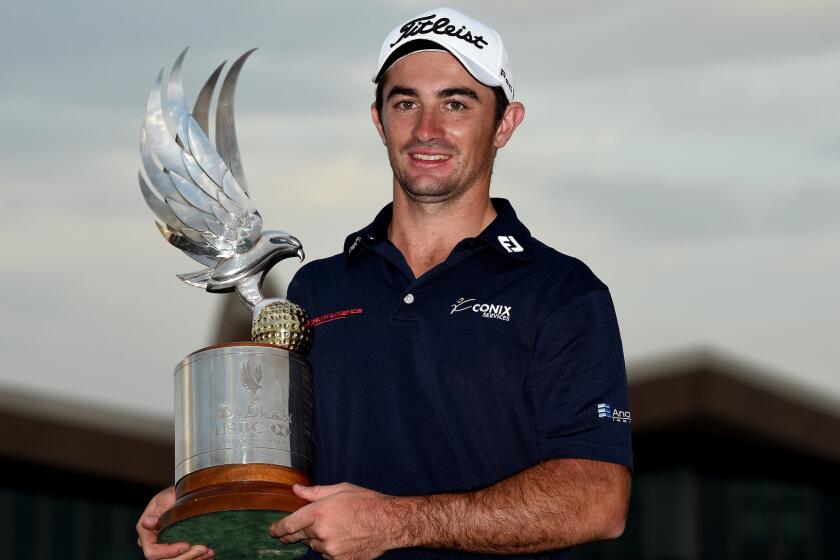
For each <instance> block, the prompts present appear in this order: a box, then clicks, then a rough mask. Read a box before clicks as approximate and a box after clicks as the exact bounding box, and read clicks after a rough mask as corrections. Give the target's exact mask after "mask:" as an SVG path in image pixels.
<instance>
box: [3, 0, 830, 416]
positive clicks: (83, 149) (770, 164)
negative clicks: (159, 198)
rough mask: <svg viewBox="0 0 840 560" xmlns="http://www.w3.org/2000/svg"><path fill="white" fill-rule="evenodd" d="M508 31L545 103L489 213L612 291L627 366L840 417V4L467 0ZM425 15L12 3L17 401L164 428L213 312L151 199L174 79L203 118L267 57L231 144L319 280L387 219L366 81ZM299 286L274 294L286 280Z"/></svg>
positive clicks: (315, 6) (345, 9)
mask: <svg viewBox="0 0 840 560" xmlns="http://www.w3.org/2000/svg"><path fill="white" fill-rule="evenodd" d="M450 5H451V6H453V7H456V8H459V9H461V10H463V11H466V12H468V13H471V14H473V15H474V16H475V17H477V18H479V19H482V20H484V21H486V22H487V23H488V24H490V25H492V26H493V27H495V28H496V29H498V30H499V31H500V32H501V34H502V36H503V37H504V40H505V43H506V45H507V47H508V50H509V52H510V55H511V59H512V63H513V68H514V70H515V74H516V91H517V95H518V97H519V99H520V100H522V101H523V102H524V103H525V105H526V108H527V116H526V119H525V122H524V124H523V125H522V127H520V129H519V130H518V131H517V133H516V135H515V137H514V139H513V141H512V142H511V143H510V144H509V145H508V146H507V147H506V148H505V149H504V150H503V151H502V152H501V153H500V157H499V158H498V160H497V169H496V174H495V176H494V185H493V192H494V194H495V195H496V196H505V197H508V198H510V199H511V200H512V201H513V203H514V205H515V207H516V208H517V210H518V212H519V214H520V217H522V218H523V220H524V221H525V222H526V223H527V224H528V225H529V227H530V229H531V231H532V232H533V233H534V234H535V235H536V236H537V237H539V238H540V239H542V240H543V241H545V242H547V243H549V244H550V245H553V246H554V247H556V248H557V249H559V250H561V251H563V252H565V253H568V254H572V255H575V256H577V257H580V258H581V259H582V260H584V261H585V262H587V263H588V264H589V265H590V267H591V268H592V269H593V270H594V271H595V272H596V273H597V274H598V275H599V276H600V277H601V278H602V279H603V280H604V281H605V282H606V283H607V284H608V285H609V286H610V288H611V290H612V293H613V297H614V299H615V302H616V307H617V311H618V314H619V321H620V325H621V329H622V335H623V339H624V344H625V351H626V354H627V356H628V358H629V359H630V360H631V361H632V360H634V359H645V358H651V357H656V356H659V355H662V354H666V353H672V352H679V351H682V350H685V349H689V348H696V347H698V346H702V347H709V348H713V349H717V350H719V351H721V352H724V353H726V354H727V355H730V356H734V357H736V358H738V359H741V360H744V361H746V362H747V363H751V364H755V365H756V366H758V367H760V368H764V369H766V370H767V371H768V375H771V376H778V377H781V378H784V379H788V380H791V381H793V382H795V383H798V384H802V385H803V386H806V387H808V388H810V389H811V390H813V391H814V392H821V393H823V394H824V395H828V396H829V397H830V398H833V399H834V400H836V401H837V402H838V403H840V376H838V375H837V374H838V370H840V367H839V366H840V343H838V340H837V339H838V336H840V318H839V317H838V316H839V315H840V313H838V312H840V295H838V285H840V250H838V249H840V3H838V2H836V1H818V0H811V1H804V0H803V1H799V2H789V1H781V0H740V1H734V2H733V1H732V0H704V1H700V0H694V1H675V0H658V1H650V0H635V1H633V2H628V1H617V0H604V1H598V0H595V1H593V0H565V1H542V2H538V1H531V2H515V3H514V2H501V1H487V0H484V1H478V0H476V1H472V2H452V3H451V4H450ZM429 7H434V6H432V5H429V4H425V3H420V2H416V1H413V0H412V1H409V0H405V1H401V2H358V3H344V2H335V3H325V2H307V3H292V2H279V1H273V2H272V1H264V0H263V1H258V0H248V1H242V2H236V3H232V2H207V1H202V2H195V1H182V2H169V1H167V2H159V1H147V2H142V3H122V2H106V1H104V0H103V1H98V2H55V1H53V2H49V3H45V2H39V1H34V2H28V3H23V2H16V3H14V7H11V6H8V5H4V6H3V7H2V8H0V16H2V17H0V21H3V23H4V24H3V30H2V33H0V44H2V47H3V52H4V53H6V54H5V56H4V58H3V62H2V78H0V123H2V126H0V148H2V149H0V164H2V169H3V174H2V183H0V184H2V187H1V188H2V194H3V203H2V204H0V236H2V239H3V241H4V249H3V251H2V257H3V258H2V259H0V278H2V288H3V289H2V292H0V317H2V319H0V353H2V356H3V365H2V367H0V389H2V387H10V388H16V389H25V390H31V391H37V392H41V393H45V394H49V395H53V396H60V397H62V398H67V399H72V400H77V401H84V402H90V403H95V404H98V405H104V406H109V407H115V408H125V409H129V410H133V411H139V412H147V413H150V414H154V415H159V416H166V415H169V414H170V412H171V408H172V387H171V385H172V381H171V370H172V367H173V365H174V364H175V363H176V362H178V361H180V359H181V358H182V357H183V356H184V355H186V354H188V353H189V352H191V351H193V350H195V349H197V348H199V347H201V346H203V345H205V344H207V343H208V342H209V340H210V337H211V333H212V328H213V323H214V321H215V319H216V317H217V314H218V312H219V310H218V300H217V297H218V296H213V295H210V294H206V293H203V292H201V291H200V290H197V289H195V288H191V287H188V286H186V285H184V284H182V283H181V282H179V281H178V280H177V279H176V278H175V276H174V275H175V274H176V273H180V272H187V271H191V270H195V269H196V268H198V267H196V266H195V263H193V262H192V261H191V260H189V259H187V258H186V257H184V256H183V255H181V254H180V253H179V252H178V251H176V250H174V249H173V248H171V247H170V246H168V245H167V244H166V243H165V242H164V241H163V240H162V239H161V238H160V236H159V235H158V234H157V232H156V230H155V228H154V225H153V216H152V214H151V212H150V211H149V210H148V209H147V208H146V206H145V205H144V204H143V202H142V199H141V197H140V193H139V189H138V187H137V184H136V171H137V168H138V166H139V161H140V160H139V154H138V149H137V141H138V132H139V126H140V122H141V118H142V115H143V111H144V106H145V100H146V97H147V95H148V91H149V89H150V87H151V85H152V83H153V81H154V78H155V76H156V74H157V72H158V70H159V69H160V68H161V67H163V66H169V65H170V64H171V62H172V61H173V60H174V59H175V57H176V56H177V54H178V53H179V52H180V51H181V50H182V49H183V48H184V47H185V46H187V45H190V46H191V50H190V53H189V55H188V58H187V62H186V66H185V72H184V81H185V88H186V91H187V95H188V97H189V98H190V99H192V98H194V96H195V95H196V93H197V92H198V89H199V88H200V86H201V84H202V83H203V81H204V79H205V78H206V76H207V75H208V74H209V73H210V72H211V71H212V69H213V68H215V66H216V65H217V64H218V63H219V62H221V61H222V60H225V59H228V60H232V59H233V58H235V57H236V56H238V55H239V54H240V53H242V52H244V51H245V50H247V49H248V48H250V47H254V46H257V47H259V50H258V51H257V53H256V54H255V55H254V56H252V57H251V59H250V60H249V61H248V63H247V65H246V66H245V69H244V71H243V74H242V76H241V78H240V82H239V89H238V92H237V126H238V131H239V139H240V145H241V148H242V154H243V160H244V163H245V167H246V172H247V175H248V184H249V187H250V190H251V195H252V198H253V200H254V201H255V203H256V205H257V207H258V208H259V209H260V211H261V213H262V215H263V216H264V217H265V220H266V224H267V226H268V227H271V228H275V229H285V230H287V231H291V232H293V233H295V234H296V235H297V236H298V237H299V238H301V239H302V240H303V242H304V245H305V247H306V249H307V255H308V257H309V258H310V259H313V258H319V257H325V256H328V255H331V254H334V253H336V252H338V251H339V250H340V247H341V242H342V240H343V238H344V236H345V235H346V234H347V233H349V232H350V231H353V230H354V229H356V228H358V227H360V226H362V225H364V224H366V223H367V222H368V221H369V220H370V219H371V217H372V216H373V215H374V214H375V212H376V211H377V210H378V209H379V208H380V207H381V206H382V205H383V204H385V203H386V202H387V201H388V199H389V196H390V172H389V171H390V170H389V168H388V165H387V159H386V157H385V152H384V148H383V147H382V146H381V144H380V142H379V140H378V137H377V136H376V134H375V132H374V129H373V127H372V125H371V124H370V122H369V113H368V107H369V104H370V101H371V99H372V95H373V89H372V84H371V83H370V81H369V80H370V74H371V73H372V71H373V69H374V66H375V64H376V58H377V56H378V53H379V48H380V45H381V41H382V39H383V38H384V36H385V34H386V32H387V31H388V30H390V29H391V28H392V27H393V26H395V25H396V24H397V23H399V22H400V20H402V19H405V18H407V17H410V16H412V15H415V14H416V13H419V12H421V11H423V10H425V9H426V8H429ZM295 269H296V267H295V265H293V264H290V263H288V262H287V263H283V264H282V265H280V266H279V267H277V270H276V271H275V272H273V273H272V276H273V278H274V279H275V280H276V281H277V282H278V283H280V284H285V283H286V282H287V281H288V279H289V278H290V277H291V275H292V274H293V273H294V271H295Z"/></svg>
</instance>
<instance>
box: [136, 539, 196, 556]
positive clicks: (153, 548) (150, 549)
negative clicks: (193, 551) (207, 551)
mask: <svg viewBox="0 0 840 560" xmlns="http://www.w3.org/2000/svg"><path fill="white" fill-rule="evenodd" d="M142 548H143V556H145V557H146V559H147V560H164V559H165V558H182V555H183V554H187V553H189V552H190V548H191V547H190V545H188V544H187V543H173V544H157V543H155V542H151V543H145V542H144V543H143V547H142Z"/></svg>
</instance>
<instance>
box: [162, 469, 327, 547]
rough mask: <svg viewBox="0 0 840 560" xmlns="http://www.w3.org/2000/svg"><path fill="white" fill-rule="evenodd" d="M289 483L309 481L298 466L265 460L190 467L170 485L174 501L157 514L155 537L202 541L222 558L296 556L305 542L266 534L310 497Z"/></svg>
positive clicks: (306, 483)
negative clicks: (192, 469)
mask: <svg viewBox="0 0 840 560" xmlns="http://www.w3.org/2000/svg"><path fill="white" fill-rule="evenodd" d="M292 484H305V485H309V484H311V482H310V480H309V478H308V477H307V476H306V475H305V474H303V473H302V472H301V471H298V470H296V469H292V468H289V467H282V466H279V465H267V464H248V465H221V466H216V467H208V468H205V469H201V470H198V471H195V472H193V473H190V474H188V475H187V476H185V477H184V478H182V479H181V480H180V481H179V482H178V484H177V485H176V486H175V496H176V501H175V504H174V505H173V506H172V508H171V509H169V510H168V511H166V512H165V513H164V514H163V515H162V516H161V518H160V523H159V528H160V533H159V535H158V541H159V542H161V543H173V542H182V541H183V542H188V543H190V544H205V545H207V546H210V547H211V548H213V549H214V550H215V551H216V557H217V558H219V559H220V560H222V559H228V558H229V559H235V558H257V557H260V556H261V555H264V554H265V553H266V551H267V550H270V551H271V556H272V557H273V558H276V557H285V558H297V557H299V556H301V555H302V554H303V553H305V552H306V546H304V545H284V544H283V543H281V542H280V541H278V540H277V539H274V538H272V537H270V536H269V534H268V527H269V525H271V524H272V523H274V522H275V521H277V520H278V519H280V518H282V517H284V516H286V515H288V514H289V513H291V512H293V511H297V510H298V509H300V508H301V507H303V506H305V505H306V504H308V503H309V502H307V501H306V500H304V499H303V498H299V497H298V496H296V495H295V494H294V493H293V492H292Z"/></svg>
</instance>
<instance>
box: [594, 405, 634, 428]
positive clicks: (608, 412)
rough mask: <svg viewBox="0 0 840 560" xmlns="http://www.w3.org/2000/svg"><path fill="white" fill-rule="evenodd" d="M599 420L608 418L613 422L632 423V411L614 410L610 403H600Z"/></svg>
mask: <svg viewBox="0 0 840 560" xmlns="http://www.w3.org/2000/svg"><path fill="white" fill-rule="evenodd" d="M598 418H606V419H607V420H612V421H613V422H623V423H624V424H629V423H630V411H629V410H619V409H617V408H613V407H612V405H610V404H609V403H598Z"/></svg>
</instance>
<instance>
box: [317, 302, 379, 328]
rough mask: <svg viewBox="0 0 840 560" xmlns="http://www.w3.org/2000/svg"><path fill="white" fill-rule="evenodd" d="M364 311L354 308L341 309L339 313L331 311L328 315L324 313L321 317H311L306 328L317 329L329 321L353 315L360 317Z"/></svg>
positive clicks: (360, 308)
mask: <svg viewBox="0 0 840 560" xmlns="http://www.w3.org/2000/svg"><path fill="white" fill-rule="evenodd" d="M364 311H365V310H364V308H362V307H354V308H353V309H342V310H341V311H331V312H329V313H324V314H322V315H318V316H317V317H313V318H312V319H310V320H308V321H307V322H306V326H307V327H317V326H318V325H322V324H324V323H329V322H331V321H337V320H339V319H346V318H348V317H352V316H353V315H361V314H362V313H364Z"/></svg>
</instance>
